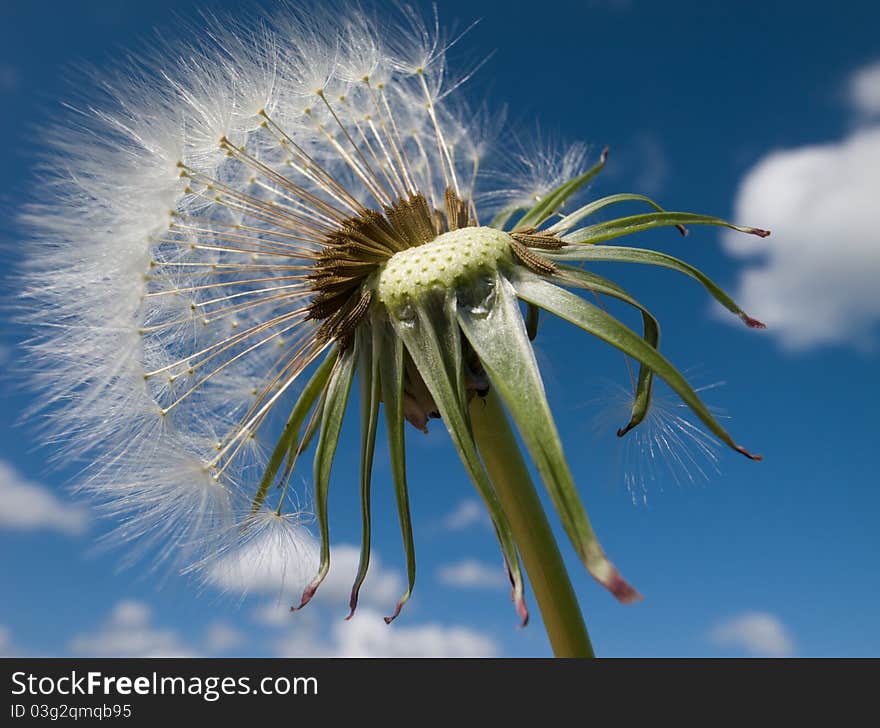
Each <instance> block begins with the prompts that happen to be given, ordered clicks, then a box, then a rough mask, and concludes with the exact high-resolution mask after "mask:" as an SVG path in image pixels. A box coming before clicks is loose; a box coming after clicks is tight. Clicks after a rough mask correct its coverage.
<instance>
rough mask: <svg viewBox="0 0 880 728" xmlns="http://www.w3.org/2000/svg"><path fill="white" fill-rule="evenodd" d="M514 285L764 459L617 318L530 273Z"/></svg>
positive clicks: (725, 437) (519, 274) (521, 273)
mask: <svg viewBox="0 0 880 728" xmlns="http://www.w3.org/2000/svg"><path fill="white" fill-rule="evenodd" d="M512 283H513V285H514V288H515V289H516V293H517V295H518V296H519V297H520V298H521V299H522V300H524V301H527V302H530V303H534V304H535V305H536V306H540V307H541V308H543V309H544V310H545V311H547V312H548V313H552V314H554V315H556V316H559V317H560V318H562V319H565V320H566V321H569V322H570V323H573V324H574V325H575V326H578V327H579V328H581V329H583V330H584V331H586V332H587V333H589V334H592V335H593V336H595V337H597V338H599V339H602V340H603V341H605V342H607V343H609V344H611V345H612V346H614V347H616V348H618V349H620V350H621V351H622V352H623V353H624V354H627V355H629V356H631V357H633V358H634V359H636V360H637V361H639V362H641V363H643V364H645V365H646V366H648V367H650V368H651V369H652V370H653V371H654V373H655V374H657V375H658V376H660V377H661V378H662V379H664V380H665V381H666V382H667V383H668V384H669V386H670V387H672V389H673V390H674V391H675V392H676V393H677V394H678V396H679V397H681V398H682V399H683V400H684V402H685V403H686V404H687V405H688V406H689V407H690V408H691V409H692V410H693V412H694V414H696V415H697V417H699V418H700V419H701V420H702V421H703V423H704V424H705V425H706V427H708V428H709V430H710V431H711V432H712V433H714V434H715V436H716V437H718V439H719V440H721V441H722V442H724V443H726V444H727V445H729V446H730V447H731V448H733V449H734V450H736V451H737V452H739V453H741V454H743V455H745V456H746V457H747V458H749V459H751V460H760V459H761V456H760V455H753V454H752V453H750V452H749V451H748V450H746V449H745V448H744V447H742V446H740V445H737V444H736V443H735V442H734V441H733V438H732V437H731V436H730V434H729V433H728V432H727V430H725V429H724V428H723V427H722V426H721V425H720V424H718V421H717V420H716V419H715V418H714V417H713V416H712V413H711V412H709V410H708V409H707V407H706V405H704V404H703V402H702V400H700V397H699V395H698V394H697V393H696V392H695V391H694V389H693V387H691V385H690V384H688V381H687V380H686V379H685V378H684V377H683V376H682V375H681V373H680V372H679V371H678V370H677V369H676V368H675V367H674V366H672V364H670V363H669V361H668V360H667V359H666V358H665V357H664V356H663V355H662V354H661V353H660V352H659V351H657V350H656V349H655V348H653V347H652V346H650V345H649V344H648V343H646V342H645V341H644V340H643V339H642V337H641V336H639V335H638V334H636V333H635V332H634V331H632V330H631V329H629V328H628V327H626V326H624V325H623V324H622V323H620V321H618V320H617V319H616V318H614V317H613V316H611V315H609V314H607V313H605V312H604V311H603V310H602V309H600V308H598V307H597V306H594V305H592V304H591V303H588V302H587V301H585V300H583V299H582V298H580V297H579V296H576V295H575V294H573V293H571V292H570V291H566V290H565V289H564V288H560V287H559V286H556V285H554V284H552V283H550V282H549V281H547V280H545V279H543V278H541V277H540V276H538V275H535V274H534V273H532V272H531V271H526V270H521V269H520V270H517V271H516V272H515V273H514V276H513V278H512Z"/></svg>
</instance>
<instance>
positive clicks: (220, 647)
mask: <svg viewBox="0 0 880 728" xmlns="http://www.w3.org/2000/svg"><path fill="white" fill-rule="evenodd" d="M245 642H246V638H245V636H244V634H242V633H241V632H240V631H239V630H237V629H235V627H233V626H232V625H230V624H227V623H226V622H219V621H217V622H212V623H211V624H210V625H208V629H207V630H206V632H205V649H206V650H207V651H208V652H211V653H220V652H228V651H229V650H234V649H236V648H237V647H241V646H242V645H243V644H245Z"/></svg>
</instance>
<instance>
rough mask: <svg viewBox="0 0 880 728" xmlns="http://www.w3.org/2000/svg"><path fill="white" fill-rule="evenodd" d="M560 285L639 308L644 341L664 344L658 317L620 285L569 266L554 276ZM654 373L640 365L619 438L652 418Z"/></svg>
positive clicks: (558, 269)
mask: <svg viewBox="0 0 880 728" xmlns="http://www.w3.org/2000/svg"><path fill="white" fill-rule="evenodd" d="M554 277H555V278H556V279H557V280H558V281H559V282H560V283H562V284H563V285H568V286H577V287H579V288H585V289H587V290H590V291H593V292H594V293H597V294H602V295H606V296H611V297H612V298H616V299H617V300H619V301H624V302H625V303H628V304H629V305H630V306H633V307H634V308H637V309H638V310H639V311H640V312H641V314H642V325H643V327H644V333H643V335H642V338H644V340H645V341H646V342H647V343H648V344H649V345H650V346H653V347H654V348H655V349H656V348H657V347H658V345H659V343H660V324H659V323H658V322H657V319H656V318H654V315H653V314H652V313H651V312H650V311H649V310H648V309H646V308H645V307H644V306H643V305H642V304H640V303H639V302H638V301H636V299H634V298H633V297H632V296H630V295H629V294H628V293H627V292H626V291H624V290H623V289H622V288H621V287H620V286H618V285H617V284H615V283H612V282H611V281H609V280H607V279H606V278H603V277H602V276H599V275H596V274H595V273H591V272H589V271H585V270H581V269H580V268H573V267H571V266H568V265H560V266H557V268H556V273H555V276H554ZM653 385H654V373H653V372H652V371H651V369H650V367H648V366H645V364H640V365H639V378H638V380H637V382H636V392H635V396H634V398H633V406H632V412H631V414H630V419H629V422H628V423H627V424H626V425H624V426H623V427H621V428H620V429H619V430H618V431H617V436H618V437H623V436H624V435H625V434H626V433H627V432H629V431H630V430H631V429H632V428H633V427H636V426H637V425H640V424H641V423H642V422H643V421H644V419H645V417H647V415H648V410H649V409H650V407H651V393H652V390H653V388H654V386H653Z"/></svg>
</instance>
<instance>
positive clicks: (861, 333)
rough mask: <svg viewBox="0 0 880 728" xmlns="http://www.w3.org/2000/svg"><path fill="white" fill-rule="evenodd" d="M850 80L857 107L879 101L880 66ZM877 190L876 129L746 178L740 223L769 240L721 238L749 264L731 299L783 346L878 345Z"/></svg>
mask: <svg viewBox="0 0 880 728" xmlns="http://www.w3.org/2000/svg"><path fill="white" fill-rule="evenodd" d="M852 83H853V88H855V87H856V86H858V87H859V88H860V89H861V90H860V91H859V92H858V98H856V97H855V92H854V98H853V103H854V104H856V111H860V112H862V113H864V112H865V111H866V110H867V109H869V108H871V105H872V104H875V103H876V104H880V66H877V67H871V68H869V69H863V70H862V71H860V72H858V73H857V74H855V75H854V77H853V81H852ZM871 94H874V96H872V95H871ZM872 99H873V100H872ZM878 109H880V106H878ZM877 190H880V126H876V125H875V126H862V127H860V128H857V129H856V130H855V131H853V132H852V133H851V134H849V135H848V136H847V137H845V138H844V139H841V140H840V141H836V142H830V143H827V144H815V145H809V146H804V147H799V148H796V149H789V150H782V151H776V152H773V153H771V154H768V155H767V156H765V157H764V158H763V159H761V160H760V161H759V162H758V163H757V164H756V165H755V166H754V167H753V168H752V169H751V170H750V171H749V172H748V173H747V174H746V176H745V177H744V179H743V180H742V182H741V184H740V188H739V191H738V193H737V198H736V204H735V211H734V219H735V220H736V221H737V222H740V223H743V224H747V225H758V226H760V227H766V228H770V229H771V230H772V231H773V235H772V237H770V238H767V239H766V240H762V239H760V238H756V237H752V236H749V235H739V234H733V233H730V234H727V233H726V234H725V235H724V238H723V240H724V245H725V248H726V249H727V250H728V251H729V252H730V253H732V254H733V255H736V256H739V257H743V258H749V259H751V263H750V265H749V266H748V267H747V268H746V269H745V271H744V272H743V273H742V275H741V277H740V280H739V285H738V290H737V291H736V295H735V298H737V299H738V302H739V304H740V305H741V306H742V307H743V308H744V309H745V310H746V311H748V312H749V313H750V314H751V315H753V316H756V317H757V318H759V319H760V320H761V321H764V322H765V323H766V324H767V326H768V330H769V332H770V333H773V334H775V335H776V336H778V337H779V338H780V340H781V341H782V343H783V344H784V345H786V346H788V347H790V348H794V349H803V348H807V347H812V346H818V345H822V344H851V345H854V346H856V347H859V348H865V347H868V346H870V345H871V344H872V343H873V334H874V333H875V332H876V324H877V323H878V322H880V286H878V285H877V281H878V280H880V230H878V226H877V220H876V217H877V216H876V207H877Z"/></svg>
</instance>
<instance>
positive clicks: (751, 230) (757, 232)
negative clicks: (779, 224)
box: [746, 228, 770, 238]
mask: <svg viewBox="0 0 880 728" xmlns="http://www.w3.org/2000/svg"><path fill="white" fill-rule="evenodd" d="M746 232H748V233H749V235H757V236H758V237H759V238H766V237H767V236H768V235H770V231H769V230H764V229H763V228H749V229H748V230H747V231H746Z"/></svg>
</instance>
